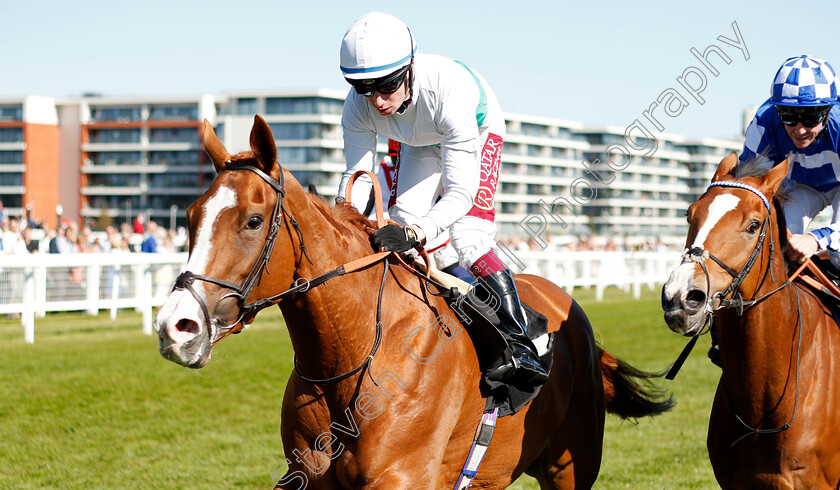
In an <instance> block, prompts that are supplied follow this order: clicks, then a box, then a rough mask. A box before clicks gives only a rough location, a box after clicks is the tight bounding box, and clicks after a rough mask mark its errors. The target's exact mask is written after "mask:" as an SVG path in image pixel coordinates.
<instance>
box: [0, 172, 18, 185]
mask: <svg viewBox="0 0 840 490" xmlns="http://www.w3.org/2000/svg"><path fill="white" fill-rule="evenodd" d="M0 186H10V187H21V186H23V174H20V173H12V174H3V173H0Z"/></svg>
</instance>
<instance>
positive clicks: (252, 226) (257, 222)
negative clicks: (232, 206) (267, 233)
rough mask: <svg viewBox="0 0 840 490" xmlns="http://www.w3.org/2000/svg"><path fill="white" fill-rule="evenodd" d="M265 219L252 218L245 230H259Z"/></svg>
mask: <svg viewBox="0 0 840 490" xmlns="http://www.w3.org/2000/svg"><path fill="white" fill-rule="evenodd" d="M262 223H263V219H262V217H260V216H251V218H250V219H248V223H247V224H246V225H245V229H247V230H258V229H259V228H260V226H262Z"/></svg>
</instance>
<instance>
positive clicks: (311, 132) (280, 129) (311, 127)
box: [268, 123, 321, 140]
mask: <svg viewBox="0 0 840 490" xmlns="http://www.w3.org/2000/svg"><path fill="white" fill-rule="evenodd" d="M268 126H269V127H270V128H271V133H272V134H273V135H274V139H276V140H306V139H310V138H319V137H321V125H320V124H311V123H274V124H269V125H268Z"/></svg>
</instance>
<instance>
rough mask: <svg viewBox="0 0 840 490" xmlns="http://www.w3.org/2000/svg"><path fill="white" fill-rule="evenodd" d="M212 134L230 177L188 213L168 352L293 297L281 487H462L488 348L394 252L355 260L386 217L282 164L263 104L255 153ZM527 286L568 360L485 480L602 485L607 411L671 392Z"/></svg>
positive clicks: (653, 409) (366, 251)
mask: <svg viewBox="0 0 840 490" xmlns="http://www.w3.org/2000/svg"><path fill="white" fill-rule="evenodd" d="M203 141H204V147H205V151H206V152H207V153H208V155H209V156H210V158H211V159H212V161H213V164H214V165H215V167H216V170H217V172H218V176H217V177H216V179H215V181H214V182H213V183H212V185H211V186H210V188H209V189H208V190H207V192H206V193H205V194H204V195H203V196H202V197H201V198H199V199H198V200H197V201H196V202H195V203H194V204H193V205H191V206H190V208H189V210H188V222H189V234H190V235H189V236H190V257H189V261H188V264H187V271H186V272H184V273H182V274H181V276H179V278H178V281H177V282H176V287H175V289H174V291H173V292H172V293H171V295H170V296H169V298H168V299H167V301H166V303H165V304H164V305H163V307H162V308H161V310H160V311H159V313H158V315H157V317H156V320H155V328H156V329H157V331H158V334H159V337H160V353H161V354H162V355H163V356H164V357H166V358H168V359H170V360H172V361H174V362H177V363H179V364H182V365H184V366H189V367H192V368H200V367H203V366H204V365H205V364H206V363H207V361H208V360H209V358H210V353H211V348H212V346H213V345H214V344H215V343H216V342H218V341H219V340H221V339H222V338H224V337H225V336H227V335H228V334H229V333H236V332H238V331H239V330H241V329H242V328H243V325H244V324H247V323H249V322H251V321H252V320H253V319H254V316H255V315H256V313H257V311H259V309H260V308H262V307H265V306H270V305H273V304H279V306H280V308H281V310H282V312H283V316H284V318H285V320H286V325H287V327H288V331H289V335H290V337H291V341H292V345H293V347H294V351H295V353H296V357H297V358H296V364H295V372H294V373H293V374H292V375H291V376H290V378H289V380H288V384H287V386H286V393H285V397H284V399H283V408H282V420H283V423H282V428H281V432H282V440H283V447H284V450H285V454H286V461H285V463H283V465H281V466H282V469H283V470H287V473H286V475H285V476H284V477H283V478H281V479H279V481H278V482H277V486H278V487H279V488H330V489H333V488H381V489H397V488H452V486H453V484H454V483H455V481H456V479H457V478H458V477H459V474H460V472H461V469H462V465H463V464H464V462H465V460H466V458H467V454H468V452H469V451H470V446H471V444H472V441H473V438H474V436H475V433H476V427H477V425H478V422H479V420H480V418H481V416H482V412H483V410H484V407H485V400H484V399H482V395H481V392H480V388H479V379H480V374H481V373H480V370H479V362H478V357H477V354H476V350H475V347H474V345H473V342H472V341H471V340H470V336H469V335H462V333H465V330H464V328H463V327H462V325H461V324H460V323H459V322H457V321H455V320H453V318H454V315H452V312H451V310H450V308H449V306H448V305H447V304H446V302H445V301H444V300H443V299H441V298H439V297H437V296H435V295H433V294H430V291H431V290H430V289H427V284H426V283H425V282H424V281H423V280H422V278H420V277H418V276H417V275H415V274H413V273H412V272H411V271H409V270H408V269H407V268H403V267H400V266H398V265H396V262H395V261H394V258H393V257H388V258H387V260H379V261H378V262H375V263H372V264H367V265H363V266H359V265H358V262H355V261H357V260H359V259H362V260H363V258H364V257H368V256H371V255H373V254H375V251H374V250H373V249H372V246H371V242H370V237H369V235H368V233H367V232H366V231H365V230H364V228H365V227H370V226H373V223H372V222H370V221H368V220H367V219H366V218H364V217H363V216H362V215H361V214H359V213H358V212H356V211H355V210H354V209H352V208H351V207H350V206H336V207H335V208H331V207H330V206H328V205H327V204H326V203H325V202H324V201H323V199H321V198H319V197H317V196H315V195H313V194H310V193H308V192H306V191H305V190H304V189H303V188H302V187H301V185H300V184H299V183H298V182H297V181H296V180H295V179H294V178H293V177H292V175H291V174H290V173H289V172H288V171H286V170H284V169H283V168H282V167H281V166H280V165H279V164H278V163H277V161H276V155H277V154H276V147H275V142H274V137H273V136H272V134H271V131H270V129H269V127H268V125H267V124H266V123H265V121H263V119H262V118H260V117H259V116H257V117H256V118H255V121H254V126H253V128H252V130H251V138H250V144H251V151H246V152H242V153H239V154H237V155H230V154H229V153H228V152H227V150H225V148H224V147H223V146H222V143H221V142H220V141H219V139H218V138H217V137H216V134H215V133H214V132H213V129H212V126H211V125H210V124H209V123H207V122H206V121H205V125H204V138H203ZM385 255H387V254H384V253H383V256H385ZM348 264H356V265H348ZM351 271H352V272H351ZM324 274H326V275H324ZM316 278H317V279H316ZM517 286H518V288H519V291H520V292H521V294H522V298H523V300H524V301H525V302H526V303H527V304H528V305H530V306H531V307H533V308H534V309H536V310H538V311H539V312H541V313H542V314H544V315H545V316H546V317H547V318H548V320H549V329H550V330H551V331H553V332H556V336H555V342H554V352H553V359H554V365H553V368H552V369H551V376H550V379H549V381H548V382H547V383H546V384H545V385H544V386H543V387H542V389H541V391H540V392H539V394H538V396H537V398H535V399H534V400H533V401H532V402H531V403H530V404H529V405H528V406H526V407H525V408H523V409H521V410H520V411H519V412H517V413H515V414H513V415H510V416H507V417H500V418H499V419H498V422H497V425H496V427H495V433H494V436H493V438H492V444H491V445H490V448H489V450H488V452H487V454H486V457H485V459H484V462H483V463H482V466H481V470H480V471H479V473H478V476H477V478H476V479H475V481H474V483H473V484H474V485H475V487H476V488H503V487H506V486H508V485H509V484H510V483H511V482H513V481H514V480H515V479H516V478H517V477H519V476H520V475H521V474H522V473H523V472H527V473H528V474H531V475H533V476H534V477H536V478H537V480H539V482H540V484H541V485H542V487H543V488H564V489H565V488H573V487H579V488H589V487H590V486H592V484H593V482H594V481H595V479H596V478H597V475H598V471H599V466H600V460H601V449H602V439H603V430H604V411H605V409H606V410H607V411H609V412H611V413H615V414H617V415H619V416H622V417H639V416H645V415H655V414H658V413H661V412H663V411H665V410H667V409H669V408H670V407H671V406H672V403H673V401H672V400H671V399H670V398H664V397H663V396H662V393H661V392H660V391H658V390H656V389H655V388H654V387H653V386H652V385H650V384H649V380H648V379H645V378H648V377H650V375H648V374H647V373H643V372H641V371H638V370H635V369H634V368H632V367H630V366H629V365H627V364H625V363H623V362H621V361H619V360H618V359H617V358H616V357H614V356H612V355H610V354H609V353H607V352H604V351H603V350H602V349H600V348H599V347H598V346H597V345H596V343H595V341H594V338H593V333H592V329H591V326H590V324H589V321H588V320H587V318H586V316H585V315H584V313H583V311H582V310H581V308H580V307H579V306H578V305H577V304H576V303H575V302H574V301H573V300H572V299H571V298H570V297H569V296H568V295H567V294H566V293H565V292H564V291H563V290H562V289H560V288H559V287H557V286H555V285H554V284H552V283H551V282H549V281H547V280H545V279H541V278H539V277H534V276H529V275H524V274H523V275H519V276H518V277H517ZM449 315H451V316H449ZM640 382H641V385H640V384H639V383H640ZM286 466H288V468H286ZM266 470H267V472H268V471H269V470H270V468H266ZM280 475H282V473H280Z"/></svg>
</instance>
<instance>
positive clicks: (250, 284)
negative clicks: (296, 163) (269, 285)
mask: <svg viewBox="0 0 840 490" xmlns="http://www.w3.org/2000/svg"><path fill="white" fill-rule="evenodd" d="M226 163H228V165H227V166H225V167H223V168H222V169H221V170H219V173H220V174H221V172H224V171H225V170H248V171H250V172H253V173H255V174H257V175H258V176H259V177H260V178H261V179H262V180H264V181H265V182H266V183H267V184H268V185H269V186H271V188H272V189H274V191H275V192H276V193H277V202H276V203H275V204H274V212H273V217H272V220H271V225H270V227H269V230H268V234H267V235H266V237H265V242H264V243H263V248H262V250H261V251H260V255H259V257H258V258H257V260H256V262H255V263H254V266H253V267H252V268H251V271H250V272H249V273H248V275H247V276H246V277H245V280H244V281H242V284H241V285H237V284H235V283H232V282H230V281H225V280H224V279H217V278H215V277H210V276H205V275H201V274H195V273H193V272H190V271H184V272H182V273H181V274H180V275H179V276H178V278H177V279H176V280H175V286H174V287H173V288H172V290H173V291H176V290H187V291H189V292H190V294H192V296H193V298H195V300H196V301H197V302H198V304H199V306H201V311H202V313H203V315H204V320H205V322H206V323H205V325H207V328H208V330H209V329H210V326H211V324H212V325H213V326H215V327H216V328H217V329H218V330H219V331H222V332H227V331H230V330H231V329H233V328H234V327H236V325H238V324H239V323H240V322H242V321H243V320H244V319H245V318H246V317H253V316H256V314H257V313H259V312H260V311H261V310H263V309H264V308H267V307H269V306H273V305H275V304H277V303H278V302H279V301H280V300H281V299H283V298H284V297H286V296H288V295H290V294H294V293H305V292H306V291H308V290H310V289H311V288H314V287H316V286H318V285H320V284H323V283H325V282H327V281H329V280H330V279H333V278H335V277H339V276H342V275H344V274H347V273H349V272H354V271H357V270H360V269H363V268H366V267H368V266H370V265H372V264H375V263H377V262H380V261H382V262H383V264H384V267H383V271H382V280H381V282H380V286H379V296H378V299H377V305H376V335H375V338H374V342H373V346H372V347H371V350H370V352H369V353H368V356H367V357H366V358H365V359H364V361H363V362H362V363H361V364H359V365H358V366H356V367H355V368H353V369H351V370H350V371H347V372H345V373H342V374H339V375H336V376H332V377H329V378H326V379H314V378H309V377H306V376H304V375H302V374H301V373H300V370H299V369H298V364H297V358H295V361H294V368H295V373H297V375H298V377H299V378H300V379H301V380H303V381H306V382H307V383H313V384H323V383H334V382H337V381H341V380H343V379H346V378H349V377H350V376H352V375H354V374H356V373H358V372H359V371H361V370H363V369H365V368H367V367H368V366H369V365H370V362H371V361H372V360H373V356H374V355H375V354H376V352H377V350H378V349H379V345H380V343H381V342H382V294H383V292H384V288H385V280H386V278H387V276H388V270H389V262H388V260H385V259H386V258H387V257H388V256H389V255H390V252H387V253H386V252H380V253H378V254H374V255H371V256H368V257H365V258H362V259H359V260H357V261H354V262H350V263H348V264H344V265H341V266H339V267H337V268H335V269H333V270H331V271H329V272H326V273H324V274H321V275H320V276H318V277H315V278H314V279H311V280H309V279H306V278H304V277H299V278H298V279H296V280H295V281H294V282H293V283H292V285H291V287H290V288H289V289H287V290H285V291H283V292H282V293H278V294H275V295H273V296H270V297H268V298H263V299H259V300H257V301H254V302H252V303H246V301H247V298H248V295H249V294H250V293H251V290H253V289H254V286H256V284H257V283H258V282H259V280H260V277H262V273H263V271H264V270H266V268H267V266H268V261H269V259H270V258H271V252H272V250H274V242H275V240H276V239H277V234H278V232H279V231H280V228H281V226H282V223H283V216H286V218H287V219H288V220H289V222H290V223H291V225H292V227H293V228H294V229H295V231H296V233H297V235H298V241H299V243H300V245H299V247H300V251H301V253H300V258H299V259H297V263H296V264H295V268H296V269H297V267H298V266H299V265H300V262H302V261H303V258H304V257H305V258H306V260H307V261H309V263H310V264H312V263H313V262H312V259H310V258H309V255H308V254H307V253H306V246H305V245H304V242H303V233H302V232H301V229H300V226H299V225H298V222H297V220H295V218H294V216H292V214H291V213H289V212H288V210H287V209H286V208H285V206H283V198H284V197H285V195H286V191H285V189H284V187H283V169H280V180H279V181H277V180H274V178H272V177H271V176H270V175H268V174H266V173H265V172H263V171H262V170H260V169H259V168H257V167H255V166H253V165H247V164H241V165H230V161H228V162H226ZM374 182H376V180H375V179H374ZM196 280H200V281H206V282H209V283H212V284H216V285H218V286H221V287H223V288H227V289H231V290H233V292H231V293H228V294H226V295H224V296H222V297H221V298H220V299H219V301H221V300H223V299H225V298H228V297H234V298H236V299H237V304H238V306H239V310H240V314H239V318H237V320H236V321H235V322H233V323H231V324H230V325H227V326H222V325H217V324H216V322H213V323H211V322H212V319H211V318H210V312H209V310H208V309H207V305H206V304H205V303H204V300H203V299H202V298H201V296H200V295H199V294H198V293H197V292H196V290H195V288H193V283H194V282H195V281H196ZM238 332H239V331H236V332H234V333H238ZM210 340H211V342H212V341H213V338H212V336H211V339H210Z"/></svg>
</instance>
